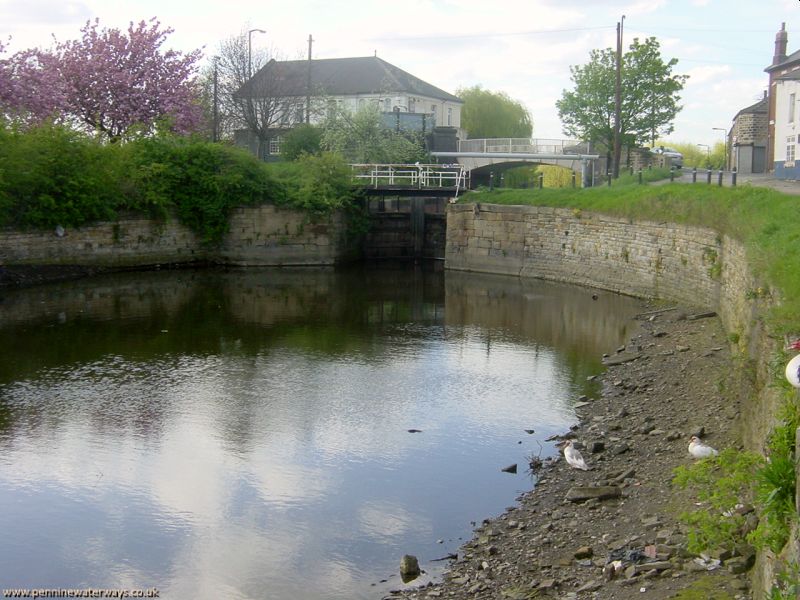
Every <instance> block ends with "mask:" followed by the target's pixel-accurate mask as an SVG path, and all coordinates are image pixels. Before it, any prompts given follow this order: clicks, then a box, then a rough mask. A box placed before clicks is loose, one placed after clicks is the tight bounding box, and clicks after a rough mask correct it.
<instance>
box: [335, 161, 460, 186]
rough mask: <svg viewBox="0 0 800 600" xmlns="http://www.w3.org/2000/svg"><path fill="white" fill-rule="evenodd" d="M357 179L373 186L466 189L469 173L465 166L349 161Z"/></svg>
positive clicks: (361, 182) (355, 179)
mask: <svg viewBox="0 0 800 600" xmlns="http://www.w3.org/2000/svg"><path fill="white" fill-rule="evenodd" d="M350 167H351V168H352V170H353V179H354V181H355V182H356V183H359V184H361V185H365V186H370V187H373V188H376V189H377V188H382V187H387V188H391V187H406V188H409V187H410V188H451V189H454V190H465V189H467V188H468V187H469V175H468V173H467V171H466V170H465V169H464V167H463V166H461V165H458V164H455V165H436V164H429V165H423V164H413V165H377V164H356V165H350Z"/></svg>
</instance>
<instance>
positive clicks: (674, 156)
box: [653, 146, 683, 169]
mask: <svg viewBox="0 0 800 600" xmlns="http://www.w3.org/2000/svg"><path fill="white" fill-rule="evenodd" d="M653 152H655V153H656V154H663V155H664V156H666V157H667V158H669V159H670V163H671V164H672V166H673V167H676V168H678V169H682V168H683V154H681V153H680V152H678V151H677V150H673V149H672V148H665V147H664V146H659V147H658V148H654V149H653Z"/></svg>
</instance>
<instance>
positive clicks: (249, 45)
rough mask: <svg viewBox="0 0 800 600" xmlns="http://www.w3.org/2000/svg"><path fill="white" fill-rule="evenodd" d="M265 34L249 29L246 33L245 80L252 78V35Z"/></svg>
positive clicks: (259, 30) (261, 31)
mask: <svg viewBox="0 0 800 600" xmlns="http://www.w3.org/2000/svg"><path fill="white" fill-rule="evenodd" d="M256 32H258V33H267V32H266V31H264V30H263V29H251V30H250V31H248V32H247V78H248V79H250V78H251V77H252V76H253V67H252V53H253V50H252V48H253V34H254V33H256Z"/></svg>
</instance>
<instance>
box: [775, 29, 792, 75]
mask: <svg viewBox="0 0 800 600" xmlns="http://www.w3.org/2000/svg"><path fill="white" fill-rule="evenodd" d="M788 39H789V37H788V36H787V34H786V23H781V30H780V31H779V32H778V33H776V34H775V56H773V57H772V64H773V65H778V64H780V63H782V62H783V61H785V60H786V42H787V41H788Z"/></svg>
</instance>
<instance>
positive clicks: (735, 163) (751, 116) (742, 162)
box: [728, 91, 769, 174]
mask: <svg viewBox="0 0 800 600" xmlns="http://www.w3.org/2000/svg"><path fill="white" fill-rule="evenodd" d="M768 111H769V98H767V92H766V91H765V92H764V97H763V98H762V99H761V100H759V101H758V102H756V103H755V104H753V105H751V106H748V107H747V108H743V109H742V110H740V111H739V112H738V113H736V116H735V117H733V125H732V126H731V129H730V131H729V132H728V148H729V155H728V164H729V165H730V166H731V167H732V168H735V169H736V170H737V171H738V172H739V173H742V174H749V173H764V172H765V171H766V160H767V137H768V128H767V124H768V121H769V119H768Z"/></svg>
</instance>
